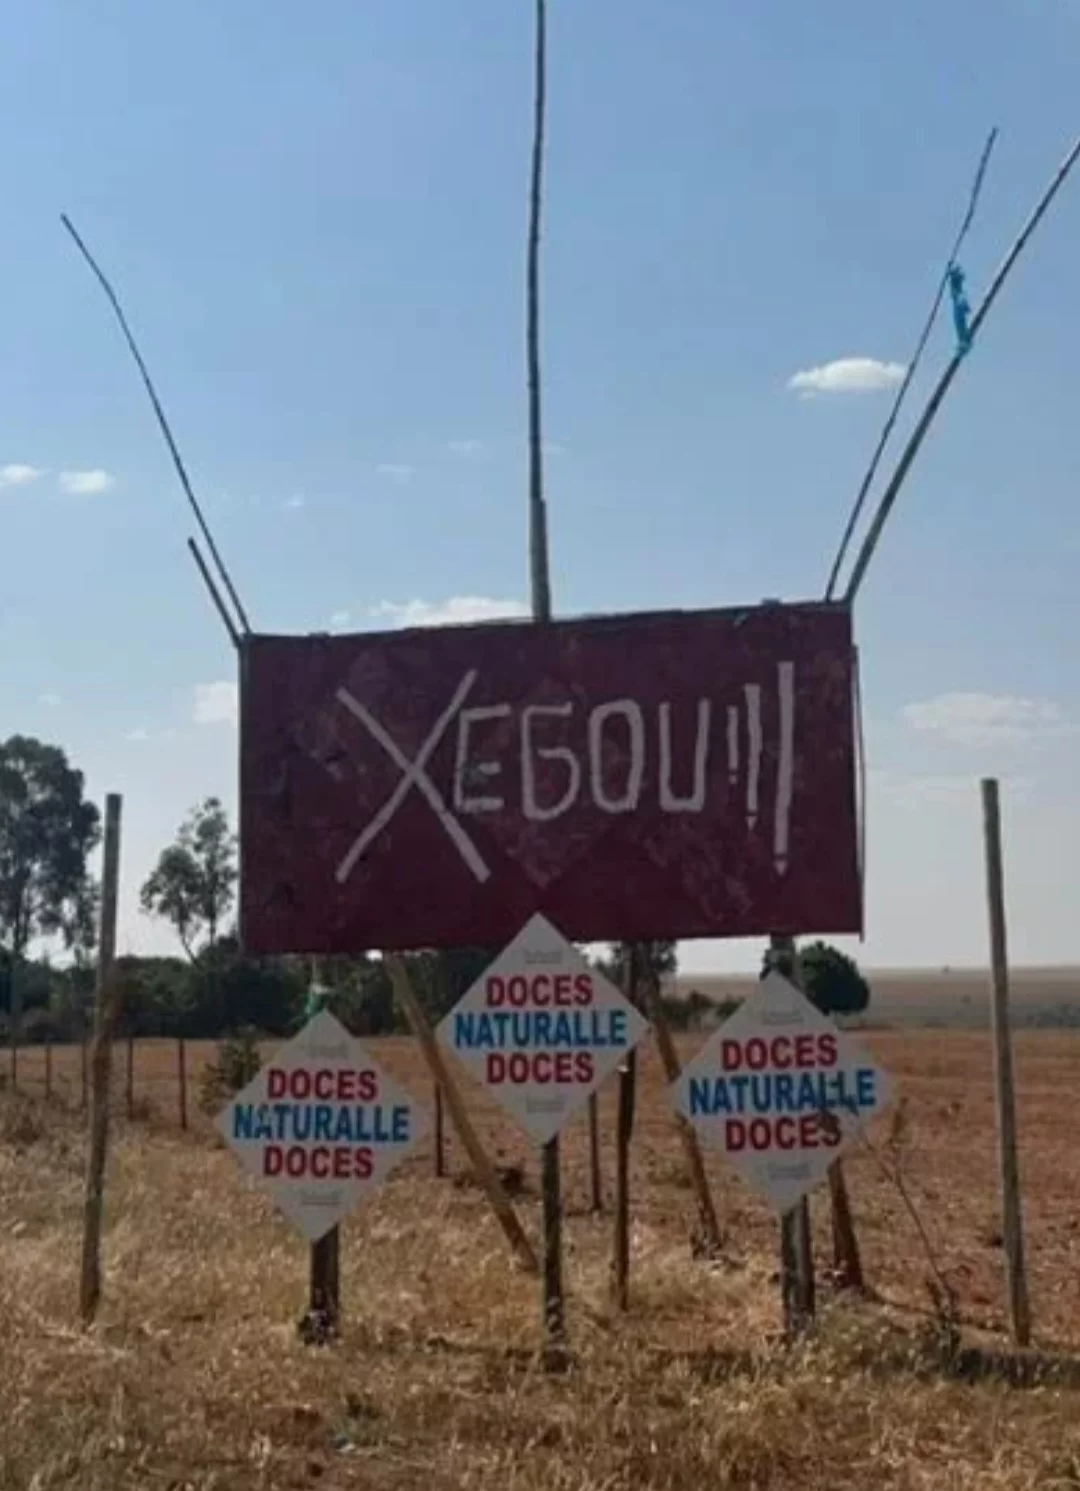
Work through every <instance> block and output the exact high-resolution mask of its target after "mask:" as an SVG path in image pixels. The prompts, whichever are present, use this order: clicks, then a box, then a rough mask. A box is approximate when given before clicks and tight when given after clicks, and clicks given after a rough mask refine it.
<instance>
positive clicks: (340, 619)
mask: <svg viewBox="0 0 1080 1491" xmlns="http://www.w3.org/2000/svg"><path fill="white" fill-rule="evenodd" d="M351 620H352V612H351V611H335V612H334V614H333V615H332V616H331V618H330V625H331V626H332V627H333V628H334V629H335V631H336V630H338V629H339V628H340V627H343V626H348V624H349V622H350V621H351Z"/></svg>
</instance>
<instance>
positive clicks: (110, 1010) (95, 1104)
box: [79, 792, 120, 1325]
mask: <svg viewBox="0 0 1080 1491" xmlns="http://www.w3.org/2000/svg"><path fill="white" fill-rule="evenodd" d="M119 879H120V796H119V794H118V793H115V792H110V793H109V795H108V797H107V798H106V799H105V853H104V864H103V867H102V877H101V931H100V935H99V937H98V974H97V998H96V1000H95V1004H94V1062H93V1066H94V1088H93V1101H92V1103H91V1107H90V1157H89V1161H88V1163H87V1168H86V1196H85V1202H84V1208H83V1240H82V1269H81V1275H80V1282H79V1313H80V1314H81V1316H82V1320H83V1324H84V1325H89V1324H90V1323H91V1322H92V1320H93V1318H94V1316H95V1314H96V1313H97V1307H98V1303H99V1301H100V1299H101V1215H102V1210H103V1207H104V1201H105V1158H106V1154H107V1151H108V1144H109V1075H110V1066H111V1061H112V1033H113V1026H114V1023H115V1020H116V1017H117V1013H118V1000H117V996H116V966H115V963H116V902H117V891H118V885H119Z"/></svg>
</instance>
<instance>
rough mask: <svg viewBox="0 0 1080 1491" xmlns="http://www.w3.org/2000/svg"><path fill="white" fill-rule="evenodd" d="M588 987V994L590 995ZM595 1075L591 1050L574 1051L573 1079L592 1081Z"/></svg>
mask: <svg viewBox="0 0 1080 1491" xmlns="http://www.w3.org/2000/svg"><path fill="white" fill-rule="evenodd" d="M591 992H592V991H591V989H590V995H591ZM595 1077H596V1062H595V1061H594V1060H593V1054H592V1052H591V1051H575V1052H574V1081H575V1082H581V1083H585V1082H592V1081H594V1080H595Z"/></svg>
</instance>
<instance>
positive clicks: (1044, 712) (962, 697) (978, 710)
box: [903, 693, 1069, 746]
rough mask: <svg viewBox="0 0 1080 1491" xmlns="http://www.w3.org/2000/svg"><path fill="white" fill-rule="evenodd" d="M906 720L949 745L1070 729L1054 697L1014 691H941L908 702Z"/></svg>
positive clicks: (1015, 738)
mask: <svg viewBox="0 0 1080 1491" xmlns="http://www.w3.org/2000/svg"><path fill="white" fill-rule="evenodd" d="M903 716H904V720H905V721H906V723H907V724H908V725H909V726H910V727H911V729H912V730H917V731H918V732H919V733H920V734H921V735H930V736H936V737H937V739H938V740H942V741H945V742H946V743H947V744H949V745H962V746H964V745H966V746H979V745H987V744H996V743H1004V742H1007V741H1025V740H1031V739H1033V738H1034V737H1036V736H1045V735H1059V734H1061V733H1063V732H1065V731H1068V729H1069V726H1068V725H1067V723H1066V721H1065V719H1064V717H1063V715H1062V712H1061V708H1060V706H1059V705H1057V704H1055V703H1054V701H1053V700H1052V699H1024V698H1018V697H1017V696H1015V695H1012V694H977V693H972V694H964V693H954V694H938V695H937V696H936V697H935V698H933V699H923V700H920V701H918V702H916V703H914V704H907V705H905V706H904V709H903Z"/></svg>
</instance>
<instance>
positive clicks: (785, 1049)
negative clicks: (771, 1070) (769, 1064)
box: [772, 1035, 798, 1072]
mask: <svg viewBox="0 0 1080 1491" xmlns="http://www.w3.org/2000/svg"><path fill="white" fill-rule="evenodd" d="M796 1050H798V1043H796ZM772 1060H773V1066H775V1067H778V1068H779V1069H780V1071H782V1072H785V1071H787V1069H788V1067H790V1065H791V1037H790V1036H789V1035H778V1036H775V1037H774V1039H773V1043H772Z"/></svg>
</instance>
